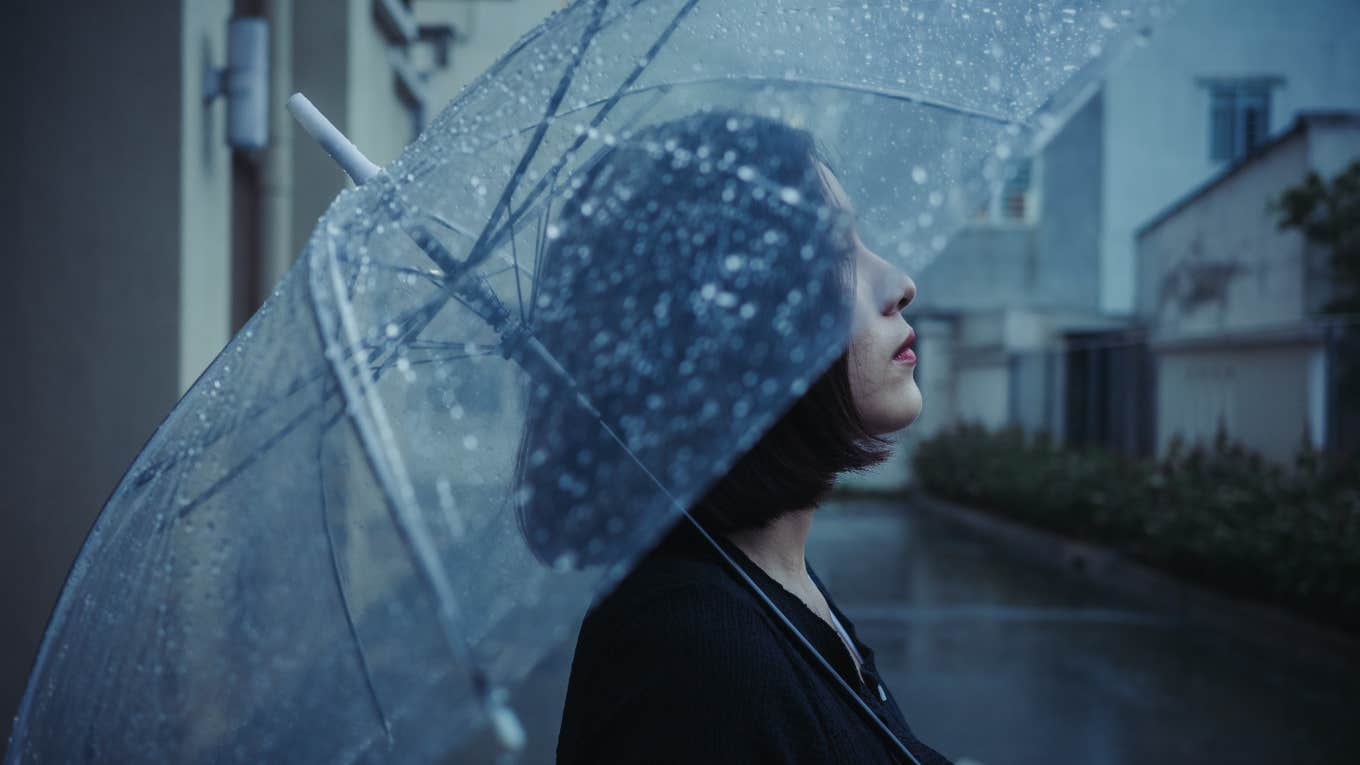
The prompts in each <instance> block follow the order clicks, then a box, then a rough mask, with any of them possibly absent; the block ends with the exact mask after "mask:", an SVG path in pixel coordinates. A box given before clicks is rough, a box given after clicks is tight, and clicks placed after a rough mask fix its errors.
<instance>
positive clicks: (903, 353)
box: [893, 330, 916, 364]
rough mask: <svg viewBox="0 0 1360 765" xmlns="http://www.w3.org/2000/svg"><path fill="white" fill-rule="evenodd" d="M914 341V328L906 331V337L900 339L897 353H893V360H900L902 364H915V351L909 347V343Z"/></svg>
mask: <svg viewBox="0 0 1360 765" xmlns="http://www.w3.org/2000/svg"><path fill="white" fill-rule="evenodd" d="M914 342H916V332H915V330H912V331H909V332H908V333H907V339H906V340H903V341H902V345H901V346H899V347H898V349H897V353H894V354H893V361H897V362H901V363H903V364H915V363H916V351H913V350H912V349H911V344H912V343H914Z"/></svg>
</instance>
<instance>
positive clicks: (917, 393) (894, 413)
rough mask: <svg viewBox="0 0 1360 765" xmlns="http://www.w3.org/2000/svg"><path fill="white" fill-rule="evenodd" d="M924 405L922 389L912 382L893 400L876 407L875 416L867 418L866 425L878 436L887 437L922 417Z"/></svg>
mask: <svg viewBox="0 0 1360 765" xmlns="http://www.w3.org/2000/svg"><path fill="white" fill-rule="evenodd" d="M923 403H924V401H923V398H922V396H921V389H920V388H918V387H916V381H915V380H912V381H911V382H909V383H907V385H906V386H904V388H903V389H902V390H901V391H899V392H897V394H896V395H894V396H893V400H891V401H883V402H881V405H880V406H878V407H875V411H874V416H872V417H867V418H865V419H866V422H865V425H867V426H868V428H869V431H870V432H871V433H873V434H874V435H876V436H886V435H889V434H892V433H896V432H898V431H899V430H905V429H906V428H907V426H908V425H911V424H912V423H913V422H915V421H916V418H917V417H919V416H921V408H922V405H923Z"/></svg>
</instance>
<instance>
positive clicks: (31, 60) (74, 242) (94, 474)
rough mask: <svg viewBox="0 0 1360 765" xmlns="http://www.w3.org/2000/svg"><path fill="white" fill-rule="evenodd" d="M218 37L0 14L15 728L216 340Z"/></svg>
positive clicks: (10, 676)
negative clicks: (93, 557) (103, 547)
mask: <svg viewBox="0 0 1360 765" xmlns="http://www.w3.org/2000/svg"><path fill="white" fill-rule="evenodd" d="M225 19H226V13H225V8H224V7H223V6H222V5H221V4H216V3H211V2H190V1H188V0H186V2H184V3H172V4H169V5H168V6H167V7H164V8H161V9H159V10H158V12H157V13H150V14H138V13H128V10H127V8H125V7H123V6H121V5H116V4H81V5H80V7H79V10H78V11H73V9H72V8H70V7H67V5H66V4H61V3H26V4H22V5H19V6H16V7H14V8H10V9H7V11H6V14H5V24H4V25H3V27H4V33H3V34H4V40H3V41H0V43H2V44H0V50H3V51H4V54H3V55H4V56H5V61H4V65H5V66H4V69H5V71H6V72H8V73H9V74H8V75H7V76H6V77H5V78H4V79H5V80H6V85H5V87H6V90H5V104H4V111H5V113H6V114H7V115H9V116H10V119H9V120H7V122H8V123H9V125H8V126H7V127H8V128H9V129H11V130H13V131H14V136H13V139H12V143H7V145H8V146H9V147H10V151H9V154H8V158H7V160H6V170H7V172H6V183H5V184H4V185H5V187H6V190H7V195H8V194H12V195H13V197H12V199H8V198H7V199H6V200H5V203H4V204H3V205H0V209H3V213H2V214H3V216H4V219H3V223H2V224H0V230H3V231H4V232H5V250H6V254H7V257H6V264H7V266H8V268H9V269H10V272H9V274H8V275H7V277H6V278H5V279H4V280H0V281H3V283H4V285H5V286H4V288H3V289H4V292H3V294H0V304H3V310H4V311H5V316H4V320H3V324H4V326H5V327H6V328H7V330H8V331H10V332H12V340H11V343H12V345H11V353H15V352H17V356H15V357H14V358H15V359H17V360H16V361H13V363H11V364H9V365H7V374H6V375H4V381H3V383H2V385H3V388H2V389H0V400H2V401H3V404H0V406H2V407H4V414H3V429H4V435H5V438H4V439H3V449H4V456H3V459H0V466H2V467H0V471H2V472H0V486H3V489H0V491H3V495H2V496H3V499H2V502H3V508H2V509H0V602H3V604H4V610H5V615H6V618H4V619H2V620H0V719H3V720H5V721H7V722H8V721H9V720H10V719H11V718H12V715H13V713H14V711H15V709H16V707H17V705H18V701H19V697H20V695H21V693H22V691H23V687H24V684H25V682H26V679H27V674H28V669H29V666H30V664H31V662H32V660H33V657H34V655H35V653H36V651H37V647H38V642H39V640H40V639H41V636H42V633H43V630H44V628H45V626H46V622H47V618H48V614H49V612H50V610H51V607H52V604H53V603H54V602H55V600H56V596H57V593H58V592H59V590H60V587H61V585H62V582H63V581H64V580H65V577H66V572H67V570H68V568H69V567H70V565H71V562H72V560H73V559H74V557H75V554H76V551H77V549H78V547H79V545H80V542H81V541H82V540H83V539H84V537H85V534H86V532H87V530H88V529H89V527H90V524H91V523H92V522H93V520H94V517H95V515H96V514H97V513H98V511H99V508H100V506H101V505H102V504H103V502H104V500H105V499H106V498H107V496H108V494H109V493H110V491H111V490H112V489H113V487H114V484H115V483H116V482H117V480H118V478H119V476H120V475H121V474H122V472H123V470H124V469H125V468H126V467H127V465H128V464H129V463H130V462H131V460H132V458H133V457H134V456H135V454H136V452H137V450H138V449H139V448H140V447H141V445H142V444H143V443H144V442H145V441H146V439H147V438H148V437H149V436H150V435H151V432H152V430H153V429H154V428H155V426H156V424H157V423H159V422H160V420H161V418H162V417H164V415H165V413H166V412H167V411H168V410H169V408H170V406H171V405H172V404H173V403H174V402H175V399H176V398H177V397H178V394H179V392H180V390H181V389H182V387H183V386H184V385H185V384H186V382H187V381H188V380H191V379H192V378H193V377H194V376H196V375H197V374H198V371H199V370H200V369H201V368H202V366H203V365H204V364H206V362H207V360H208V359H209V358H210V357H211V356H212V355H213V354H214V353H215V352H216V350H217V349H218V348H220V346H221V344H222V343H223V342H224V341H225V340H226V336H225V328H224V323H223V322H224V317H225V302H224V300H223V299H222V296H221V295H220V294H217V291H218V290H220V289H221V286H222V284H224V283H226V282H225V281H218V282H216V283H214V280H216V279H218V278H220V275H221V274H222V273H223V267H224V264H225V261H226V247H227V236H226V229H225V224H224V220H225V215H226V211H225V209H222V208H221V207H220V205H221V204H222V200H223V199H224V198H225V196H224V195H225V189H226V185H225V184H226V180H225V179H226V177H227V174H228V171H229V168H228V163H227V161H226V155H225V152H224V149H222V147H221V145H220V141H221V132H220V131H221V123H220V121H219V120H220V119H221V106H220V105H219V106H215V107H210V108H207V109H205V108H203V107H202V106H201V105H200V103H199V98H200V90H199V89H200V87H201V74H200V72H201V67H202V65H203V63H204V61H206V60H207V59H209V58H210V55H218V56H220V55H221V52H222V50H223V45H222V39H223V31H224V30H223V24H224V23H225ZM16 117H17V119H16ZM190 226H192V227H194V228H193V229H192V230H191V229H190V228H189V227H190ZM5 727H6V728H8V724H6V726H5Z"/></svg>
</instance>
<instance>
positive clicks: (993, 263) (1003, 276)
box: [912, 223, 1035, 311]
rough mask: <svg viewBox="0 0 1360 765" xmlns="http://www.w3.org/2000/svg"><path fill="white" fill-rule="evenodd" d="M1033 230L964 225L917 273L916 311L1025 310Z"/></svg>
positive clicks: (1002, 225)
mask: <svg viewBox="0 0 1360 765" xmlns="http://www.w3.org/2000/svg"><path fill="white" fill-rule="evenodd" d="M1034 268H1035V252H1034V228H1033V227H1032V226H1030V225H1029V224H1026V223H978V224H971V225H967V226H965V227H964V228H962V229H960V230H959V232H958V233H957V234H956V235H955V236H954V237H953V239H951V240H950V241H949V244H948V246H947V247H946V248H945V250H944V252H943V253H942V254H941V255H940V257H938V258H936V259H935V260H933V261H931V262H930V265H928V266H926V267H925V268H924V269H922V270H921V271H920V272H919V273H915V274H912V278H913V279H914V280H915V281H916V288H917V293H916V301H915V303H914V305H915V306H916V307H917V310H921V311H930V310H941V309H944V310H987V311H990V310H995V309H997V308H999V307H1004V306H1011V305H1027V304H1028V303H1029V301H1030V299H1031V293H1032V292H1033V288H1034V282H1035V276H1034Z"/></svg>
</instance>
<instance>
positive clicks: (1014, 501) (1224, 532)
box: [914, 425, 1360, 632]
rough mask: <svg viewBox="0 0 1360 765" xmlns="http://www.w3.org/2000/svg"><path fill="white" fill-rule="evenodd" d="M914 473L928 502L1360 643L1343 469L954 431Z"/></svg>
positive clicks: (1351, 485) (926, 448)
mask: <svg viewBox="0 0 1360 765" xmlns="http://www.w3.org/2000/svg"><path fill="white" fill-rule="evenodd" d="M914 464H915V470H916V476H917V479H918V480H919V481H920V482H921V483H922V485H923V487H924V488H925V489H926V491H928V492H930V493H931V494H934V495H937V496H940V497H944V498H947V499H952V500H956V501H960V502H965V503H968V504H971V505H974V506H978V507H981V508H984V509H987V510H989V511H991V512H994V513H997V514H999V515H1003V516H1006V517H1008V518H1012V519H1015V520H1018V521H1021V522H1024V523H1028V524H1032V525H1035V526H1040V527H1043V528H1046V529H1049V530H1052V531H1055V532H1058V533H1061V534H1065V535H1070V536H1073V537H1077V538H1081V539H1085V540H1090V541H1094V542H1099V543H1103V544H1107V545H1110V546H1112V547H1115V548H1117V549H1119V550H1121V551H1123V552H1125V553H1127V554H1129V555H1130V556H1132V557H1134V558H1136V559H1139V560H1141V561H1144V562H1146V563H1148V564H1151V565H1154V566H1157V567H1160V568H1163V569H1165V570H1167V571H1170V572H1172V573H1174V574H1177V575H1179V576H1183V577H1185V578H1187V579H1190V580H1193V581H1197V582H1200V583H1203V584H1207V585H1210V586H1213V587H1217V588H1219V589H1221V590H1225V591H1227V592H1230V593H1233V594H1235V595H1239V596H1243V597H1249V598H1253V599H1257V600H1262V601H1266V602H1270V603H1275V604H1278V605H1281V606H1284V607H1287V608H1290V609H1293V610H1295V611H1298V612H1300V613H1302V614H1305V615H1307V616H1310V617H1312V618H1314V619H1316V620H1318V621H1322V622H1327V623H1331V624H1334V625H1336V626H1339V627H1342V628H1344V629H1347V630H1350V631H1353V632H1360V460H1356V459H1355V458H1348V457H1343V456H1339V455H1333V454H1326V453H1321V452H1317V451H1315V450H1313V449H1311V448H1309V447H1307V446H1303V447H1301V448H1300V450H1299V452H1298V454H1297V456H1296V458H1295V460H1294V463H1293V464H1292V465H1290V466H1287V467H1286V466H1281V465H1277V464H1275V463H1272V462H1269V461H1267V460H1265V459H1264V458H1262V457H1261V456H1260V455H1259V454H1256V453H1254V452H1251V451H1249V450H1247V449H1245V448H1244V447H1242V446H1240V445H1237V444H1234V443H1232V442H1231V441H1229V439H1228V438H1227V436H1226V435H1225V434H1223V433H1221V432H1220V434H1219V437H1218V438H1217V440H1216V441H1215V443H1214V444H1213V445H1212V446H1209V447H1201V446H1196V447H1193V448H1187V447H1185V446H1184V445H1183V444H1181V443H1179V442H1176V443H1173V444H1172V446H1171V448H1170V449H1169V451H1168V453H1167V455H1166V456H1165V457H1164V458H1163V459H1161V460H1156V461H1153V460H1138V459H1133V458H1129V457H1125V456H1122V455H1118V454H1115V453H1112V452H1108V451H1104V450H1099V449H1090V450H1068V449H1064V448H1060V447H1059V446H1057V445H1056V444H1054V443H1053V442H1052V441H1051V440H1050V439H1049V438H1047V437H1046V436H1044V435H1039V436H1029V435H1026V434H1025V433H1024V432H1023V431H1022V430H1020V429H1018V428H1007V429H1003V430H1000V431H988V430H987V429H985V428H983V427H981V426H978V425H962V426H958V427H956V428H954V429H952V430H949V431H945V432H943V433H941V434H939V435H936V436H935V437H933V438H931V439H929V440H927V441H925V442H923V443H922V444H921V445H920V446H919V447H918V449H917V451H916V453H915V457H914Z"/></svg>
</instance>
